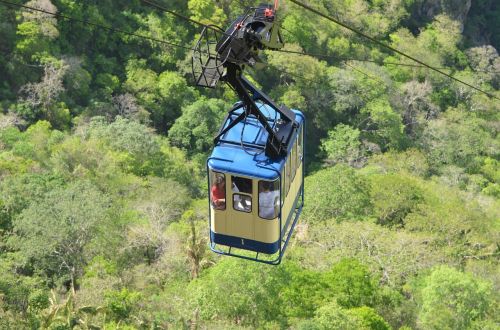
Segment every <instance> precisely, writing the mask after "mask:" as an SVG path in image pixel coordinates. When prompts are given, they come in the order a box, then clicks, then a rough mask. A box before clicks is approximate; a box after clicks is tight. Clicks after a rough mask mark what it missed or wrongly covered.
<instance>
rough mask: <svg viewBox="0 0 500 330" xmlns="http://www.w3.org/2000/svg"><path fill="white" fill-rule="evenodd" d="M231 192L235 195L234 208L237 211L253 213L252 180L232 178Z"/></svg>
mask: <svg viewBox="0 0 500 330" xmlns="http://www.w3.org/2000/svg"><path fill="white" fill-rule="evenodd" d="M231 190H232V193H233V208H234V209H235V210H236V211H242V212H248V213H250V212H252V196H251V195H252V180H251V179H247V178H242V177H238V176H232V177H231ZM246 194H248V195H246Z"/></svg>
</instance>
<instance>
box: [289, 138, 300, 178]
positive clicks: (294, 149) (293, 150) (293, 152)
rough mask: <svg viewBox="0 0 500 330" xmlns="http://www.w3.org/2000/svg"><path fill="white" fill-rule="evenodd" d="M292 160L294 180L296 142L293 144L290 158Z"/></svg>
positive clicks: (293, 176)
mask: <svg viewBox="0 0 500 330" xmlns="http://www.w3.org/2000/svg"><path fill="white" fill-rule="evenodd" d="M290 158H292V180H294V179H295V173H296V172H297V164H298V163H297V142H295V143H294V144H293V148H292V154H291V156H290Z"/></svg>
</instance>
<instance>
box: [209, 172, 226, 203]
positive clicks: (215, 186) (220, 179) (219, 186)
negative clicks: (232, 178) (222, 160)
mask: <svg viewBox="0 0 500 330" xmlns="http://www.w3.org/2000/svg"><path fill="white" fill-rule="evenodd" d="M210 203H211V204H212V207H213V208H214V209H216V210H225V209H226V176H225V175H224V174H223V173H219V172H214V171H212V170H211V171H210Z"/></svg>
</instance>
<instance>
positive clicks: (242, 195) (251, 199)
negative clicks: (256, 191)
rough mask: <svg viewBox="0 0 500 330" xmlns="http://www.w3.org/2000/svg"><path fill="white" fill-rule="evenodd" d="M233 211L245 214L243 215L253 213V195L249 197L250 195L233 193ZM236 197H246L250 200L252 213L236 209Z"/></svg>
mask: <svg viewBox="0 0 500 330" xmlns="http://www.w3.org/2000/svg"><path fill="white" fill-rule="evenodd" d="M232 195H233V198H232V199H233V210H235V211H238V212H243V213H252V210H253V198H252V195H249V194H245V193H239V192H237V193H233V194H232ZM236 195H239V196H238V197H240V198H241V197H246V198H250V211H245V210H244V209H243V210H241V209H239V208H236V203H235V201H234V198H235V197H237V196H236Z"/></svg>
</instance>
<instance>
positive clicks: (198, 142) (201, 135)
mask: <svg viewBox="0 0 500 330" xmlns="http://www.w3.org/2000/svg"><path fill="white" fill-rule="evenodd" d="M228 109H229V107H228V105H227V104H226V103H225V102H224V101H222V100H217V99H206V98H201V99H199V100H197V101H196V102H194V103H193V104H191V105H189V106H187V107H185V108H183V109H182V115H181V116H180V117H179V118H178V119H177V120H176V121H175V124H174V125H173V126H172V128H171V129H170V131H169V132H168V137H169V139H170V141H171V142H172V145H174V146H176V147H179V148H182V149H184V150H186V151H187V152H188V154H190V155H194V154H197V153H206V152H207V151H208V150H209V149H210V148H211V147H212V145H213V137H214V136H215V134H216V133H217V132H218V129H219V126H220V125H221V123H222V120H223V118H224V114H225V113H226V112H227V110H228Z"/></svg>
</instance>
